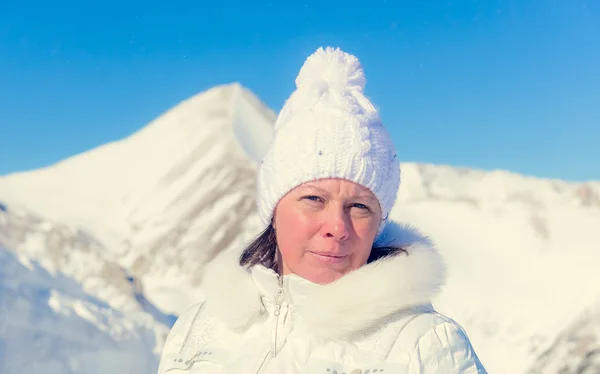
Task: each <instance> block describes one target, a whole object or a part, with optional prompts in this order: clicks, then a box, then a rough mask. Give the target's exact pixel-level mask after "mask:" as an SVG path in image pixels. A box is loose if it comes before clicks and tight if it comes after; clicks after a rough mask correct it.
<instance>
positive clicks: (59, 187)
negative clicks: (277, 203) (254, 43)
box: [0, 84, 275, 313]
mask: <svg viewBox="0 0 600 374" xmlns="http://www.w3.org/2000/svg"><path fill="white" fill-rule="evenodd" d="M274 119H275V114H274V113H273V112H272V111H270V110H269V109H267V108H266V107H265V106H264V105H263V104H261V103H260V101H259V100H258V99H257V98H256V97H255V96H254V95H253V94H251V93H250V92H249V91H247V90H246V89H244V88H242V87H241V86H239V85H237V84H233V85H227V86H222V87H217V88H214V89H212V90H209V91H207V92H205V93H202V94H200V95H197V96H194V97H192V98H190V99H188V100H186V101H184V102H182V103H181V104H179V105H178V106H177V107H175V108H173V109H171V110H169V111H167V112H166V113H165V114H164V115H162V116H160V117H159V118H157V119H156V120H155V121H153V122H152V123H150V124H149V125H148V126H146V127H145V128H143V129H142V130H141V131H139V132H137V133H135V134H133V135H131V136H130V137H128V138H126V139H123V140H121V141H118V142H114V143H110V144H107V145H104V146H101V147H98V148H96V149H93V150H91V151H89V152H86V153H84V154H82V155H78V156H76V157H72V158H69V159H67V160H64V161H62V162H60V163H58V164H56V165H54V166H52V167H50V168H47V169H42V170H36V171H34V172H27V173H19V174H15V175H10V176H7V177H4V178H0V201H5V202H7V204H9V205H10V206H21V207H27V209H30V210H32V211H34V212H35V213H36V214H38V215H39V216H41V217H46V218H48V219H52V220H54V221H56V222H61V223H63V224H65V225H68V226H69V227H72V228H73V230H82V231H85V232H86V233H88V234H89V235H90V236H91V237H93V238H95V239H97V241H98V242H99V243H102V244H103V246H104V247H105V248H106V250H107V251H110V252H111V254H112V255H113V257H114V258H118V261H119V263H120V264H122V265H123V266H124V267H125V268H127V269H128V270H129V271H131V272H132V273H133V274H135V275H136V277H138V278H143V283H144V288H145V290H146V293H147V295H149V298H150V299H151V301H152V302H153V303H155V304H156V305H158V306H159V307H160V308H161V309H162V310H164V311H165V312H168V313H178V312H179V311H181V310H182V308H185V307H186V306H187V304H188V302H189V297H190V296H191V295H193V292H194V287H196V286H197V285H198V277H199V275H200V274H201V271H202V266H203V265H204V264H205V263H206V262H208V261H209V260H210V259H211V258H212V257H213V256H214V255H215V251H218V250H222V249H225V248H228V247H230V246H233V247H238V246H240V245H242V244H241V243H242V242H243V241H244V240H247V239H248V238H249V237H248V235H250V233H252V234H253V233H254V232H255V231H256V229H255V226H253V225H256V223H257V222H258V220H257V217H256V213H255V211H254V195H255V190H254V188H255V187H254V180H253V178H254V174H255V172H256V160H257V159H258V157H260V155H261V154H262V152H264V149H266V146H267V145H268V141H269V139H270V136H271V130H272V123H273V121H274ZM50 196H51V198H50Z"/></svg>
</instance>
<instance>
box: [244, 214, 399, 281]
mask: <svg viewBox="0 0 600 374" xmlns="http://www.w3.org/2000/svg"><path fill="white" fill-rule="evenodd" d="M400 253H404V254H406V255H408V251H407V250H406V249H405V248H402V247H397V246H390V245H386V246H377V247H373V248H372V249H371V254H370V255H369V258H368V259H367V264H368V263H371V262H373V261H377V260H379V259H381V258H383V257H387V256H395V255H398V254H400ZM276 255H277V238H276V235H275V229H274V228H273V225H269V226H268V227H267V228H266V229H265V230H263V232H262V233H261V234H260V235H258V236H257V237H256V239H254V240H253V241H252V242H251V243H250V244H249V245H248V246H247V247H246V248H245V249H244V252H242V255H241V256H240V265H241V266H245V267H248V268H249V267H252V266H254V265H259V264H260V265H263V266H265V267H266V268H269V269H272V270H274V271H275V272H277V271H278V269H277V260H276Z"/></svg>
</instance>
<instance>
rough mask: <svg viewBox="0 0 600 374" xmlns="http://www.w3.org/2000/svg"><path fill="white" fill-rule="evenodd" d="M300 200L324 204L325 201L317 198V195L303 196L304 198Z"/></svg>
mask: <svg viewBox="0 0 600 374" xmlns="http://www.w3.org/2000/svg"><path fill="white" fill-rule="evenodd" d="M300 200H308V201H311V202H312V201H314V202H317V203H318V202H322V201H323V199H322V198H321V197H319V196H316V195H307V196H302V197H301V198H300Z"/></svg>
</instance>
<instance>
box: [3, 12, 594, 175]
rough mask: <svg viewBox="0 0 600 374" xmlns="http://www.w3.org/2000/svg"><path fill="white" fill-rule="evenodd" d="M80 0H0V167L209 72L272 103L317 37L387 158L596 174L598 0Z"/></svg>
mask: <svg viewBox="0 0 600 374" xmlns="http://www.w3.org/2000/svg"><path fill="white" fill-rule="evenodd" d="M82 3H88V2H80V1H64V0H55V1H51V2H49V1H41V0H38V1H28V0H22V1H17V0H7V1H2V2H0V136H1V138H0V139H1V141H0V174H6V173H10V172H13V171H18V170H26V169H33V168H38V167H42V166H45V165H48V164H51V163H54V162H56V161H58V160H60V159H63V158H65V157H68V156H71V155H74V154H77V153H80V152H83V151H85V150H87V149H90V148H92V147H95V146H97V145H100V144H103V143H106V142H108V141H112V140H116V139H119V138H122V137H124V136H127V135H129V134H131V133H133V132H135V131H137V130H138V129H140V128H142V127H143V126H145V125H146V124H147V123H148V122H149V121H151V120H152V119H153V118H155V117H156V116H158V115H159V114H161V113H162V112H164V111H165V110H167V109H169V108H170V107H172V106H174V105H176V104H177V103H178V102H180V101H181V100H184V99H186V98H188V97H189V96H191V95H194V94H196V93H198V92H201V91H203V90H206V89H208V88H210V87H212V86H215V85H218V84H223V83H230V82H234V81H238V82H241V83H242V84H243V85H245V86H246V87H248V88H249V89H251V90H252V91H253V92H254V93H256V94H257V95H258V96H259V97H260V98H261V99H262V100H263V101H264V102H265V103H266V104H267V105H269V106H270V107H271V108H272V109H274V110H276V111H278V110H279V109H280V108H281V106H282V105H283V102H284V100H285V99H286V97H287V96H288V95H289V94H290V92H291V91H292V90H293V88H294V78H295V77H296V74H297V72H298V70H299V68H300V66H301V65H302V63H303V61H304V59H305V57H306V56H308V55H309V54H310V53H312V52H313V51H314V50H315V49H316V48H317V47H319V46H322V45H323V46H325V45H332V46H339V47H341V48H342V49H344V50H346V51H348V52H351V53H353V54H355V55H357V56H358V57H359V58H360V59H361V62H362V64H363V66H364V69H365V72H366V75H367V80H368V83H367V86H366V93H367V95H368V96H370V97H371V99H372V100H373V101H374V102H375V104H376V105H377V106H378V107H379V108H380V109H381V113H382V117H383V119H384V121H385V123H386V125H387V126H388V128H389V129H390V131H391V133H392V134H393V136H394V141H395V143H396V145H397V147H398V150H399V156H400V157H401V160H403V161H420V162H431V163H439V164H450V165H456V166H467V167H475V168H481V169H486V170H493V169H506V170H511V171H515V172H518V173H524V174H528V175H534V176H540V177H549V178H561V179H567V180H576V181H580V180H589V179H594V180H600V162H599V161H600V146H599V145H600V3H599V2H598V1H595V0H587V1H586V0H569V1H565V0H531V1H522V0H512V1H508V0H506V1H505V0H497V1H472V0H465V1H434V0H431V1H392V0H388V1H376V0H373V1H372V2H365V1H363V2H351V1H339V2H337V1H327V2H326V1H323V0H321V1H301V2H292V1H289V2H288V1H272V2H267V1H227V2H216V1H215V2H204V1H180V2H164V1H161V2H154V3H153V2H147V1H144V2H142V1H139V2H138V1H122V0H121V1H114V0H105V1H103V2H101V3H100V4H101V5H97V4H98V3H96V5H93V6H89V7H88V6H85V5H82ZM88 4H89V3H88Z"/></svg>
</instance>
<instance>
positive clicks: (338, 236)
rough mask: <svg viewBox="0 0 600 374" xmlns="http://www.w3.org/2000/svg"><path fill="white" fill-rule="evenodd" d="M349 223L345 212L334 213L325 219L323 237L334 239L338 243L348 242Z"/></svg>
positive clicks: (330, 213)
mask: <svg viewBox="0 0 600 374" xmlns="http://www.w3.org/2000/svg"><path fill="white" fill-rule="evenodd" d="M348 225H349V223H348V222H347V217H346V215H345V214H344V212H340V211H337V209H336V211H333V209H332V211H331V212H329V214H327V215H326V217H325V222H324V224H323V228H322V230H323V236H325V237H327V238H333V239H335V240H336V241H343V240H346V239H347V238H348V236H349V227H348Z"/></svg>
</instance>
